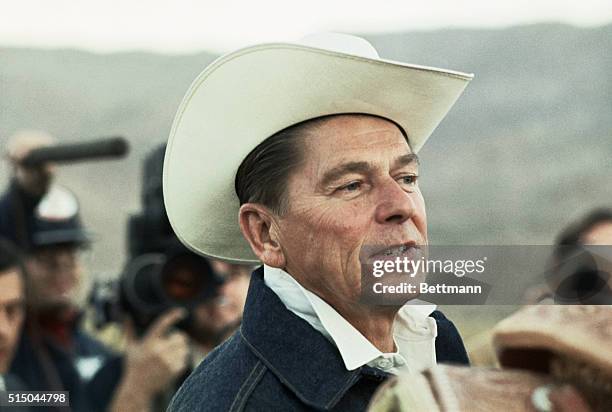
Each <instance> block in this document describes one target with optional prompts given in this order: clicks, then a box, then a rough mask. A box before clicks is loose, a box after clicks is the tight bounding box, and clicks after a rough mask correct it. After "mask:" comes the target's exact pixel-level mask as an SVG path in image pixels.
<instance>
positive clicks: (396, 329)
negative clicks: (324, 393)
mask: <svg viewBox="0 0 612 412" xmlns="http://www.w3.org/2000/svg"><path fill="white" fill-rule="evenodd" d="M264 282H265V284H266V285H267V286H268V287H269V288H270V289H272V291H273V292H274V293H276V295H277V296H278V297H279V299H280V300H281V301H282V302H283V304H284V305H285V306H286V307H287V309H289V310H290V311H291V312H293V313H294V314H296V315H297V316H299V317H300V318H302V319H304V320H305V321H306V322H308V323H309V324H310V325H311V326H312V327H313V328H315V329H316V330H318V331H319V332H321V333H322V334H323V336H325V337H326V338H327V339H329V340H330V341H331V342H332V343H333V344H335V345H336V347H337V348H338V351H339V352H340V355H341V357H342V360H343V361H344V365H345V367H346V369H347V370H355V369H357V368H359V367H360V366H363V365H368V366H371V367H374V368H378V369H380V370H383V371H385V372H388V373H392V374H396V375H397V374H398V373H401V372H420V371H422V370H424V369H427V368H429V367H431V366H433V365H435V364H436V350H435V340H436V336H437V334H438V329H437V325H436V321H435V319H433V318H431V317H429V314H431V312H433V311H434V310H435V309H436V306H435V305H425V304H423V305H417V304H410V305H404V306H403V307H402V308H401V309H400V310H399V311H398V313H397V316H396V317H395V321H394V324H393V339H394V341H395V346H396V348H397V352H395V353H382V352H381V351H380V350H379V349H378V348H376V347H375V346H374V345H373V344H372V343H371V342H370V341H369V340H368V339H367V338H366V337H365V336H363V335H362V334H361V332H359V331H358V330H357V329H355V327H354V326H353V325H351V324H350V323H349V322H348V321H347V320H346V319H344V318H343V317H342V316H341V315H340V314H339V313H338V312H336V310H335V309H334V308H333V307H331V305H329V304H328V303H327V302H325V301H324V300H323V299H321V298H320V297H319V296H317V295H316V294H314V293H312V292H311V291H309V290H307V289H305V288H304V287H303V286H302V285H300V284H299V283H298V282H297V281H296V280H295V279H294V278H293V277H292V276H291V275H289V274H288V273H287V272H285V271H284V270H282V269H278V268H273V267H270V266H266V265H264Z"/></svg>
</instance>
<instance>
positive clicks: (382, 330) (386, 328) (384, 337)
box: [332, 302, 399, 353]
mask: <svg viewBox="0 0 612 412" xmlns="http://www.w3.org/2000/svg"><path fill="white" fill-rule="evenodd" d="M332 307H333V308H334V309H335V310H336V311H337V312H338V313H339V314H340V315H341V316H342V317H343V318H344V319H346V320H347V322H349V323H350V324H351V325H352V326H353V327H354V328H355V329H357V330H358V331H359V332H360V333H361V334H362V335H363V336H365V337H366V339H367V340H369V341H370V343H372V345H374V346H375V347H376V348H377V349H378V350H380V351H381V352H383V353H390V352H395V351H396V349H397V348H396V347H395V341H394V340H393V321H394V319H395V315H396V314H397V311H398V310H399V308H398V307H393V306H386V307H379V306H367V307H364V306H361V305H358V304H355V303H354V302H353V303H351V304H349V305H334V304H332Z"/></svg>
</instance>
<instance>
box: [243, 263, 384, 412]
mask: <svg viewBox="0 0 612 412" xmlns="http://www.w3.org/2000/svg"><path fill="white" fill-rule="evenodd" d="M241 334H242V336H243V339H244V340H245V341H246V343H247V345H248V346H249V347H250V349H251V350H252V351H253V353H254V354H255V355H256V356H257V357H258V358H259V359H260V360H261V361H262V362H263V363H264V364H266V366H267V367H268V368H269V369H270V371H271V372H272V373H274V374H275V375H276V376H277V377H278V379H279V380H280V381H281V382H283V384H285V385H286V386H287V387H288V388H289V389H291V390H292V391H293V392H294V393H295V394H296V396H297V397H298V398H299V399H300V400H302V402H304V403H306V404H308V405H310V406H312V407H315V408H318V409H329V408H332V407H333V406H334V405H335V404H336V403H337V402H338V401H339V400H340V399H341V398H342V397H343V395H344V394H345V393H346V392H347V391H348V390H349V389H350V387H351V386H353V384H354V383H355V382H356V381H357V380H358V379H359V375H360V374H361V373H362V370H361V369H365V368H360V369H357V370H353V371H348V370H346V368H345V366H344V362H343V360H342V357H341V356H340V353H339V352H338V349H337V348H336V347H334V345H333V344H332V343H331V342H330V341H329V340H328V339H326V338H325V337H324V336H323V335H322V334H321V333H319V332H318V331H316V330H315V329H314V328H313V327H312V326H310V325H309V324H308V323H307V322H306V321H305V320H303V319H301V318H299V317H298V316H296V315H295V314H293V313H292V312H291V311H289V310H288V309H287V308H286V307H285V306H284V305H283V303H282V302H281V300H280V299H279V298H278V296H276V294H275V293H274V292H273V291H272V290H271V289H270V288H269V287H268V286H266V285H265V283H264V280H263V267H260V268H259V269H257V270H256V271H255V272H253V275H252V276H251V284H250V286H249V292H248V296H247V301H246V305H245V310H244V315H243V321H242V326H241ZM369 369H370V368H367V371H364V372H367V373H368V374H372V371H370V370H369ZM380 374H381V378H382V377H384V376H386V374H384V373H383V372H381V373H380Z"/></svg>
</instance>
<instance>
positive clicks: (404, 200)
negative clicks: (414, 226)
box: [376, 178, 416, 224]
mask: <svg viewBox="0 0 612 412" xmlns="http://www.w3.org/2000/svg"><path fill="white" fill-rule="evenodd" d="M376 201H377V207H376V221H377V222H378V223H380V224H388V223H394V224H401V223H403V222H405V221H406V220H408V219H410V218H411V217H412V216H413V215H414V213H415V210H416V206H415V203H414V200H413V198H412V194H411V193H408V192H406V191H405V190H404V189H403V188H402V187H401V186H400V185H399V184H398V183H397V182H396V181H395V180H394V179H392V178H389V179H386V180H385V182H384V183H383V184H382V186H381V187H380V190H378V193H377V199H376Z"/></svg>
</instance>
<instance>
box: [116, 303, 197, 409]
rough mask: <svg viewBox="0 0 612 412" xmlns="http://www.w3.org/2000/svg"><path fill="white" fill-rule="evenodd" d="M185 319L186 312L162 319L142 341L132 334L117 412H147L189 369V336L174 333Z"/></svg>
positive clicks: (173, 312) (181, 310)
mask: <svg viewBox="0 0 612 412" xmlns="http://www.w3.org/2000/svg"><path fill="white" fill-rule="evenodd" d="M184 317H185V311H184V310H183V309H173V310H171V311H169V312H166V313H165V314H163V315H161V316H160V317H159V318H158V319H157V320H156V321H155V322H154V323H153V324H152V325H151V327H150V328H149V330H148V331H147V333H146V334H145V335H144V336H143V337H142V338H141V339H140V340H136V339H134V338H133V336H130V335H133V333H132V332H131V331H129V330H128V339H129V341H130V342H129V343H128V348H127V350H126V356H125V363H124V365H125V369H124V373H123V377H122V381H121V384H120V386H119V388H118V390H117V393H116V394H115V397H114V401H113V407H112V408H111V410H113V411H127V410H130V411H146V410H148V409H149V405H150V403H151V400H152V399H153V397H154V396H155V395H156V394H157V393H159V392H161V391H163V390H164V389H166V388H168V387H169V385H170V384H171V383H172V382H173V381H174V380H175V379H176V378H178V377H179V376H180V374H181V373H183V372H184V371H185V369H186V367H187V360H188V353H189V343H188V338H187V335H185V334H184V333H182V332H178V331H171V328H172V326H173V325H174V324H175V323H176V322H178V321H179V320H181V319H182V318H184Z"/></svg>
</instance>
